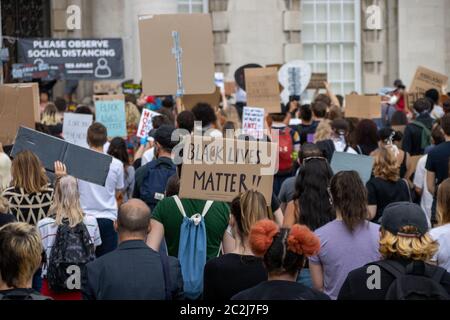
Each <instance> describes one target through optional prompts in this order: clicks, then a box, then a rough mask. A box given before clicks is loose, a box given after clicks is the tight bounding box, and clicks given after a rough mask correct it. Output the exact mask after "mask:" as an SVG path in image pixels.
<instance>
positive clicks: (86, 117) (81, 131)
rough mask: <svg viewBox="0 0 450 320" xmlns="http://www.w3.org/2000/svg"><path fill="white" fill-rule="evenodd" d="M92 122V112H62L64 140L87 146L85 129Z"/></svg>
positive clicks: (86, 129)
mask: <svg viewBox="0 0 450 320" xmlns="http://www.w3.org/2000/svg"><path fill="white" fill-rule="evenodd" d="M92 122H93V116H92V114H77V113H64V123H63V138H64V140H66V141H67V142H70V143H73V144H76V145H78V146H80V147H85V148H88V147H89V146H88V144H87V131H88V129H89V127H90V126H91V124H92Z"/></svg>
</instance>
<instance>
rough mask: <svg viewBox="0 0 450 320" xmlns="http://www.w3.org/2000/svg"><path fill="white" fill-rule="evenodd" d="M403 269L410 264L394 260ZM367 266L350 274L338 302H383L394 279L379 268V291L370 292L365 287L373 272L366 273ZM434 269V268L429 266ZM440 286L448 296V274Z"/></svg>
mask: <svg viewBox="0 0 450 320" xmlns="http://www.w3.org/2000/svg"><path fill="white" fill-rule="evenodd" d="M396 261H398V262H400V263H401V264H402V265H404V266H405V267H406V266H407V265H408V264H409V263H411V261H410V260H409V261H408V260H401V259H399V260H396ZM370 265H373V264H369V265H367V266H365V267H361V268H358V269H356V270H353V271H352V272H350V273H349V274H348V276H347V279H346V280H345V281H344V284H343V285H342V287H341V291H340V292H339V296H338V300H385V297H386V294H387V291H388V290H389V287H390V285H391V284H392V282H394V280H395V277H394V276H393V275H391V274H390V273H389V272H388V271H386V270H384V269H383V268H381V267H380V279H381V281H380V289H379V290H378V289H373V290H370V289H369V288H368V286H367V281H368V279H369V277H371V276H372V275H373V272H369V273H368V269H367V268H368V267H369V266H370ZM431 267H434V266H431ZM441 285H442V286H443V287H444V288H445V289H446V290H447V292H448V293H449V294H450V274H449V273H448V272H446V273H445V274H444V276H443V277H442V280H441Z"/></svg>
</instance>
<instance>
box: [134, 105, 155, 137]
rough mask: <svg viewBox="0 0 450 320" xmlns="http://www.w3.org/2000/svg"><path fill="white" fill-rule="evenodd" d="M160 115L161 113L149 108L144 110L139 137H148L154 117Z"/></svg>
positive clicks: (138, 132)
mask: <svg viewBox="0 0 450 320" xmlns="http://www.w3.org/2000/svg"><path fill="white" fill-rule="evenodd" d="M156 116H159V113H156V112H153V111H151V110H149V109H144V110H142V115H141V121H139V127H138V131H137V134H136V136H137V137H139V138H147V137H148V133H149V132H150V131H151V130H152V129H153V123H152V119H153V117H156Z"/></svg>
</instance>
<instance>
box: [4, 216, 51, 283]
mask: <svg viewBox="0 0 450 320" xmlns="http://www.w3.org/2000/svg"><path fill="white" fill-rule="evenodd" d="M42 251H43V247H42V242H41V237H40V235H39V233H38V231H37V229H36V228H35V227H33V226H31V225H29V224H28V223H23V222H16V223H9V224H7V225H5V226H3V227H2V228H0V252H1V254H0V277H1V279H2V281H3V282H4V283H6V285H7V286H8V287H12V288H24V287H25V286H26V284H27V283H28V282H29V281H30V280H31V279H32V277H33V275H34V273H35V272H36V270H37V269H38V268H39V266H40V264H41V259H42Z"/></svg>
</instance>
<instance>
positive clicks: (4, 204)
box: [0, 197, 9, 214]
mask: <svg viewBox="0 0 450 320" xmlns="http://www.w3.org/2000/svg"><path fill="white" fill-rule="evenodd" d="M8 211H9V202H8V200H7V199H6V198H5V197H0V214H2V213H8Z"/></svg>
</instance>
